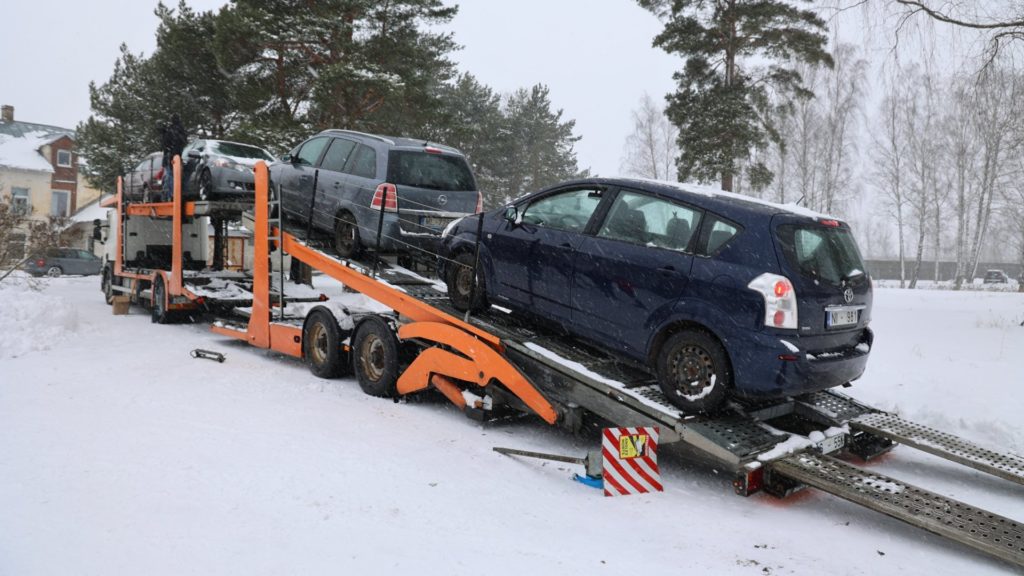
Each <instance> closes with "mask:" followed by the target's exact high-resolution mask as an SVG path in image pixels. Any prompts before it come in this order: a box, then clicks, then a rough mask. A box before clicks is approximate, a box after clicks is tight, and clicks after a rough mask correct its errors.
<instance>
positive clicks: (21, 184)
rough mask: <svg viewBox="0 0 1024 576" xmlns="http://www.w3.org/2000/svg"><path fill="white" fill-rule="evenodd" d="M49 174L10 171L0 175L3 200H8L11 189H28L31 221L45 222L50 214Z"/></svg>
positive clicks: (4, 171)
mask: <svg viewBox="0 0 1024 576" xmlns="http://www.w3.org/2000/svg"><path fill="white" fill-rule="evenodd" d="M50 182H51V179H50V174H48V173H46V172H34V171H30V170H11V169H9V168H6V169H4V170H3V172H2V173H0V186H2V188H3V194H4V199H5V200H8V201H9V200H10V198H11V189H12V188H28V190H29V202H31V204H32V215H31V218H32V219H33V220H45V219H46V215H47V214H49V213H50Z"/></svg>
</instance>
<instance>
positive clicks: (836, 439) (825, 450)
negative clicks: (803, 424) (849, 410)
mask: <svg viewBox="0 0 1024 576" xmlns="http://www.w3.org/2000/svg"><path fill="white" fill-rule="evenodd" d="M845 445H846V434H836V435H835V436H829V437H827V438H825V439H824V440H819V441H818V442H816V443H815V444H814V448H815V449H816V450H818V451H819V452H820V453H821V454H831V453H833V452H838V451H840V450H842V449H843V446H845Z"/></svg>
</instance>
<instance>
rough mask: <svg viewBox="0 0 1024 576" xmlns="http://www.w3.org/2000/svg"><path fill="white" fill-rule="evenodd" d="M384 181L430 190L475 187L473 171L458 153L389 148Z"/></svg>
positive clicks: (473, 188) (453, 189) (469, 188)
mask: <svg viewBox="0 0 1024 576" xmlns="http://www.w3.org/2000/svg"><path fill="white" fill-rule="evenodd" d="M388 182H390V183H392V184H394V185H396V186H413V187H416V188H429V189H431V190H444V191H449V192H450V191H456V190H476V181H475V180H473V173H472V172H470V171H469V166H468V165H466V159H465V158H463V157H462V156H453V155H450V154H431V153H428V152H419V151H411V150H392V151H391V153H390V154H389V155H388Z"/></svg>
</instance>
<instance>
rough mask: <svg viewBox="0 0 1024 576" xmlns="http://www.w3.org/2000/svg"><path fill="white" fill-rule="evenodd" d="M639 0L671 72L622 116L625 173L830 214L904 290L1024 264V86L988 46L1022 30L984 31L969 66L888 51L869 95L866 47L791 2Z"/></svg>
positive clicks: (999, 27)
mask: <svg viewBox="0 0 1024 576" xmlns="http://www.w3.org/2000/svg"><path fill="white" fill-rule="evenodd" d="M637 1H638V2H639V4H640V5H641V6H643V7H645V8H647V9H649V10H651V11H652V12H653V13H655V14H656V15H658V16H659V18H661V19H662V20H663V21H664V23H665V28H664V30H663V32H662V33H661V34H659V35H658V36H657V37H656V38H655V41H654V43H655V45H656V46H660V47H662V48H664V49H665V50H666V51H667V52H669V53H671V54H676V55H679V56H681V57H682V58H683V64H682V68H681V71H680V72H677V73H676V75H675V79H676V80H677V83H678V87H677V89H676V91H675V92H672V93H669V94H667V95H666V96H665V100H664V102H665V105H664V106H658V105H656V104H654V103H653V102H652V101H651V100H650V99H649V98H645V99H644V100H642V101H641V104H640V106H639V107H638V108H637V109H636V110H635V111H634V113H633V120H634V130H633V133H632V134H631V135H630V136H629V137H628V138H627V140H626V146H625V148H624V153H623V159H622V167H623V169H624V170H625V171H626V172H628V173H632V174H637V175H641V176H648V177H655V178H673V177H674V176H676V175H677V176H678V178H679V179H680V180H689V179H696V180H699V181H704V182H709V181H715V180H718V181H720V182H721V185H722V187H723V188H724V189H726V190H732V191H735V192H740V193H744V194H750V195H754V196H758V197H762V198H768V199H771V200H776V201H780V202H783V203H796V204H799V205H802V206H806V207H809V208H811V209H814V210H817V211H820V212H824V213H829V214H835V215H837V216H840V217H842V218H844V219H846V220H848V221H851V222H852V223H853V224H854V230H855V233H856V234H857V236H858V240H859V243H860V245H861V247H862V249H863V250H864V252H866V255H867V256H869V257H875V258H897V259H899V261H900V263H901V266H900V267H901V271H902V272H901V278H902V282H901V284H903V285H907V284H909V286H910V287H914V286H916V284H917V282H918V280H920V279H922V268H923V266H922V265H923V263H924V262H925V261H933V262H938V261H954V262H956V267H957V273H956V277H957V283H958V286H959V284H960V283H962V282H963V281H965V280H969V279H971V278H975V277H977V276H978V275H979V274H980V273H983V272H984V270H980V269H979V268H980V266H981V262H985V261H988V262H992V261H1003V262H1007V261H1016V262H1018V263H1020V264H1021V265H1024V184H1022V182H1024V178H1022V177H1021V176H1022V173H1024V76H1022V75H1021V74H1020V73H1019V72H1017V71H1016V70H1015V62H1014V61H1013V59H1012V56H1013V52H1012V51H1010V50H1008V49H1007V48H1006V47H1002V48H1000V47H1001V46H1002V45H1001V44H1000V43H999V39H1000V38H1009V39H1019V38H1021V37H1024V36H1022V35H1021V34H1020V32H1021V30H1024V26H1022V25H1021V23H1020V22H1019V20H1007V21H1005V22H1002V23H995V24H993V27H994V28H992V29H993V30H995V31H993V32H991V34H992V36H991V37H990V42H991V43H990V47H991V50H988V51H987V52H986V54H985V58H984V59H983V60H982V61H980V62H979V61H976V62H968V63H966V64H965V65H966V66H968V67H969V69H967V71H964V72H960V73H952V74H950V73H946V74H940V73H936V72H934V71H933V70H935V69H937V68H944V66H938V65H937V64H936V63H935V62H934V60H933V58H934V56H933V55H930V54H921V55H917V56H918V57H917V58H915V57H914V56H915V55H911V57H910V58H907V57H905V55H904V57H895V51H894V53H893V54H894V57H893V58H892V59H891V61H887V62H886V64H885V66H884V67H880V68H878V71H880V72H884V73H883V74H879V75H877V76H882V77H880V78H878V80H877V81H875V84H874V85H872V80H874V79H873V78H869V77H868V75H869V70H871V67H870V66H869V63H868V62H867V61H866V60H865V58H864V57H863V56H862V54H863V51H862V50H861V49H859V48H858V47H856V46H851V45H844V44H839V45H836V44H834V43H833V44H831V45H829V44H828V43H827V37H826V35H825V34H824V32H825V31H826V22H825V21H824V20H822V19H821V18H819V17H818V16H817V15H816V14H815V13H814V12H810V11H805V10H802V9H800V8H799V7H798V5H799V4H800V3H798V2H790V1H784V0H723V2H720V3H718V4H717V6H718V7H719V9H716V10H714V11H708V10H705V4H704V3H703V2H700V1H698V0H679V1H672V0H637ZM896 4H897V5H898V6H897V7H898V8H902V7H904V6H906V5H909V4H910V3H904V2H902V0H896ZM912 4H913V5H914V6H918V5H919V3H916V2H915V3H912ZM882 5H886V4H885V3H883V4H882ZM929 14H930V15H932V16H934V14H933V13H929ZM909 16H911V14H908V15H907V17H909ZM960 25H961V26H967V27H970V25H969V23H961V24H960ZM984 29H985V30H988V29H989V28H988V27H985V28H984ZM722 30H731V31H733V32H735V33H729V34H722V33H721V31H722ZM737 30H738V32H736V31H737ZM914 60H920V61H922V62H923V63H924V64H923V65H909V64H907V62H909V61H914ZM928 63H930V64H931V65H930V66H928ZM870 94H874V95H878V94H881V95H882V98H881V99H869V98H868V96H869V95H870ZM670 159H674V162H672V161H670ZM932 279H935V278H934V277H933V278H932Z"/></svg>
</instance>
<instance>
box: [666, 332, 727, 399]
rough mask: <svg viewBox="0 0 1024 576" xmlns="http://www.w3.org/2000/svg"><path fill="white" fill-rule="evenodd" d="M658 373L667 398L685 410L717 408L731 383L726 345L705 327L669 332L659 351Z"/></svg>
mask: <svg viewBox="0 0 1024 576" xmlns="http://www.w3.org/2000/svg"><path fill="white" fill-rule="evenodd" d="M657 375H658V384H659V385H660V386H661V390H662V392H664V393H665V396H666V398H668V400H669V402H671V403H672V404H674V405H676V406H678V407H679V408H682V409H683V411H684V412H711V411H713V410H715V409H716V408H717V407H719V406H720V405H721V404H722V402H724V401H725V396H726V389H727V388H729V387H731V386H732V371H731V369H730V366H729V358H728V356H726V353H725V349H724V348H723V347H722V345H721V344H720V343H719V342H718V340H717V339H716V338H714V337H713V336H711V335H710V334H708V333H707V332H705V331H703V330H694V329H685V330H681V331H679V332H676V333H675V334H673V335H672V336H670V337H669V339H668V341H666V342H665V345H664V346H663V347H662V349H661V352H660V353H659V354H658V360H657Z"/></svg>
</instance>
